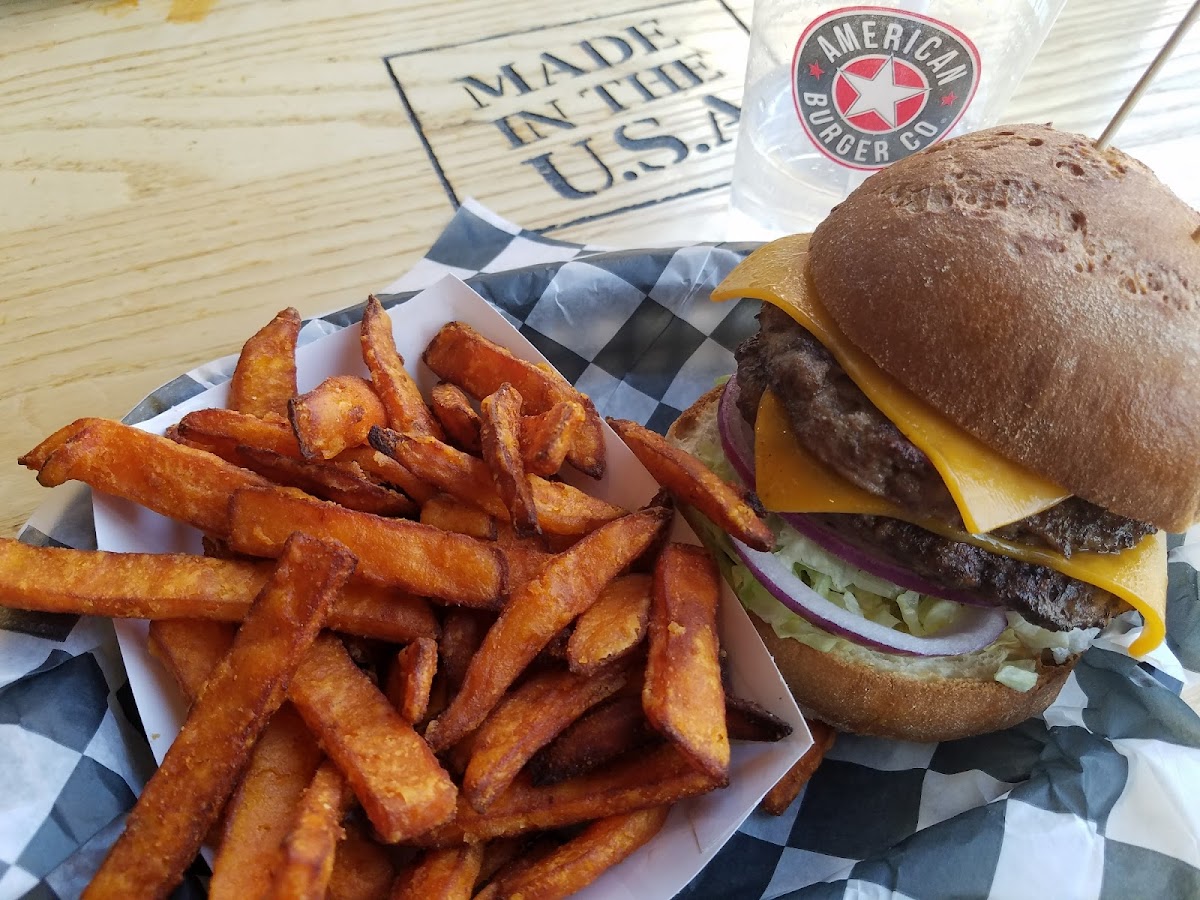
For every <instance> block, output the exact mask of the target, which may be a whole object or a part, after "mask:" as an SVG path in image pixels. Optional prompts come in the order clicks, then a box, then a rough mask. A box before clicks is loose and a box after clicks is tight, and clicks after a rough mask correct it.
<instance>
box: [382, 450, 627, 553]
mask: <svg viewBox="0 0 1200 900" xmlns="http://www.w3.org/2000/svg"><path fill="white" fill-rule="evenodd" d="M370 440H371V446H373V447H374V448H375V449H377V450H379V451H380V452H382V453H386V454H387V455H388V456H391V457H393V458H394V459H396V460H398V461H399V462H400V463H401V464H403V465H404V466H405V467H406V468H407V469H409V470H410V471H411V472H413V473H414V474H415V475H416V476H417V477H418V478H421V479H423V480H424V481H427V482H428V483H430V484H432V485H435V486H436V487H437V488H438V490H441V491H444V492H445V493H447V494H452V495H453V496H455V497H458V498H459V499H460V500H462V501H464V502H466V503H473V504H475V505H477V506H479V507H480V508H481V509H483V510H485V511H486V512H488V513H490V514H491V515H493V516H497V517H500V518H503V519H505V520H507V519H508V517H509V511H508V507H507V506H505V504H504V501H503V500H502V499H500V495H499V494H498V493H497V492H496V486H495V484H494V483H493V482H492V472H491V469H489V468H488V465H487V463H485V462H484V461H483V460H481V459H477V458H476V457H474V456H469V455H467V454H466V453H463V452H462V451H461V450H456V449H454V448H453V447H451V446H450V445H449V444H443V443H442V442H441V441H435V440H433V439H432V438H411V437H408V436H407V435H402V434H397V433H396V432H394V431H390V430H387V429H383V428H377V429H374V430H373V431H372V432H371V438H370ZM526 478H527V479H528V480H529V483H530V486H531V489H532V492H533V500H534V504H535V506H536V507H537V517H538V524H539V525H540V526H541V529H542V531H543V532H545V533H547V534H572V535H579V534H587V533H588V532H590V531H594V530H595V529H596V528H597V527H598V526H600V525H601V524H603V523H604V522H611V521H612V520H613V519H616V518H618V517H620V516H623V515H625V512H626V511H625V510H623V509H621V508H620V507H618V506H613V505H612V504H611V503H606V502H605V501H603V500H600V499H599V498H597V497H592V496H590V495H588V494H585V493H584V492H583V491H581V490H579V489H578V488H574V487H571V485H569V484H566V483H564V482H561V481H547V480H546V479H544V478H538V477H537V476H534V475H526Z"/></svg>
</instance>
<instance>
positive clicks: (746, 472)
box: [717, 375, 754, 490]
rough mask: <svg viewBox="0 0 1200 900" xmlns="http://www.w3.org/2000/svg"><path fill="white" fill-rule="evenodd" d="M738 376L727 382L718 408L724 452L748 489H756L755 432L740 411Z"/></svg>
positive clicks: (719, 428)
mask: <svg viewBox="0 0 1200 900" xmlns="http://www.w3.org/2000/svg"><path fill="white" fill-rule="evenodd" d="M739 393H740V389H739V388H738V383H737V376H736V375H734V376H733V377H731V378H730V379H729V380H728V381H727V382H725V390H723V391H721V399H720V402H718V404H717V432H718V433H719V434H720V435H721V449H722V450H724V451H725V457H726V459H728V460H729V462H730V464H731V465H732V466H733V470H734V471H735V472H737V474H738V478H740V479H742V481H744V482H746V486H747V487H748V488H750V489H751V490H753V489H754V431H753V430H752V429H751V428H750V423H749V422H747V421H746V420H745V419H744V418H743V417H742V413H741V411H740V410H739V409H738V407H737V400H738V394H739Z"/></svg>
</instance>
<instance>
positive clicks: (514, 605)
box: [425, 507, 671, 751]
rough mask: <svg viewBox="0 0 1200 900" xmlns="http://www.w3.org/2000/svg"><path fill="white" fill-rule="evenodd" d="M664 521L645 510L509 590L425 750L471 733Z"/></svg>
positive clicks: (659, 511) (662, 513)
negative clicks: (510, 594) (493, 623)
mask: <svg viewBox="0 0 1200 900" xmlns="http://www.w3.org/2000/svg"><path fill="white" fill-rule="evenodd" d="M670 519H671V513H670V512H669V511H668V510H665V509H663V508H662V507H651V508H648V509H643V510H639V511H638V512H636V513H630V514H629V515H627V516H625V517H624V518H621V519H617V520H616V521H615V522H610V523H608V524H606V525H603V526H601V527H600V528H598V529H597V530H596V531H594V532H592V533H591V534H589V535H588V536H587V537H585V538H583V539H581V540H580V541H579V542H578V543H577V544H576V545H575V546H574V547H572V548H571V549H570V550H568V551H566V552H565V553H561V554H559V555H558V556H556V557H555V558H554V559H552V560H551V561H550V562H549V563H547V564H546V566H545V568H543V569H542V571H541V572H540V573H539V574H538V575H537V576H535V577H534V578H533V579H531V580H530V581H527V582H525V584H523V585H521V586H520V587H519V588H518V589H517V590H515V591H514V592H513V595H512V597H511V599H510V600H509V602H508V604H507V605H506V606H505V607H504V610H503V612H501V613H500V618H499V619H497V620H496V624H495V625H493V626H492V628H491V630H489V631H488V633H487V637H485V638H484V641H483V645H482V646H481V647H480V650H479V653H477V654H476V655H475V657H474V658H473V659H472V660H471V665H470V666H469V667H468V668H467V674H466V677H465V678H464V680H463V686H462V689H461V690H460V691H459V692H458V694H457V696H455V698H454V699H453V700H452V701H451V703H450V706H449V707H448V708H447V709H446V711H445V712H444V713H442V715H440V716H438V718H437V719H435V720H434V721H432V722H430V723H429V727H428V728H427V729H426V731H425V739H426V740H427V741H429V743H430V745H431V746H433V748H434V749H435V750H439V751H440V750H445V749H446V748H448V747H450V746H453V745H454V744H456V743H458V741H460V740H461V739H462V738H463V737H465V736H466V735H467V734H468V733H470V732H471V731H474V730H475V729H476V728H477V727H478V726H479V725H480V724H481V723H482V722H483V720H484V719H485V718H486V717H487V715H488V713H489V712H491V711H492V709H493V708H494V707H495V705H496V703H497V702H498V701H499V699H500V697H501V696H502V695H503V694H504V692H505V691H506V690H508V688H509V686H510V685H511V684H512V683H513V681H515V680H516V678H517V676H518V675H520V674H521V672H522V671H523V670H524V669H525V667H526V666H527V665H529V663H530V662H531V661H532V660H533V658H534V657H535V656H537V654H538V652H539V651H540V650H541V649H542V648H543V647H545V646H546V644H548V643H549V642H550V639H551V638H553V637H554V635H555V634H557V633H558V632H559V631H560V630H562V628H564V627H565V626H566V625H567V624H568V623H569V622H570V621H571V620H572V619H574V618H575V617H576V616H577V615H579V614H580V613H581V612H583V611H584V610H585V609H587V608H588V607H589V606H591V605H592V603H594V602H595V600H596V597H597V596H599V593H600V591H601V589H602V588H603V587H604V585H605V584H607V583H608V582H609V581H610V580H612V578H613V577H614V576H615V575H616V574H617V573H618V572H620V571H621V570H622V569H623V568H624V567H625V566H626V565H628V564H629V562H630V561H631V560H633V559H635V558H636V557H637V555H638V554H639V553H641V552H642V550H643V549H644V548H645V547H646V545H648V544H649V543H650V542H651V541H653V540H654V539H655V537H657V535H658V533H659V532H660V531H661V530H662V529H664V528H665V527H666V526H667V523H668V522H669V521H670Z"/></svg>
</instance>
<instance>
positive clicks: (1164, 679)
mask: <svg viewBox="0 0 1200 900" xmlns="http://www.w3.org/2000/svg"><path fill="white" fill-rule="evenodd" d="M750 249H751V245H736V244H723V245H698V246H691V247H682V248H674V249H663V250H636V251H619V252H605V251H602V250H600V249H599V248H592V247H581V246H578V245H574V244H565V243H562V242H558V241H552V240H549V239H546V238H543V237H540V236H539V235H536V234H533V233H530V232H526V231H523V230H522V229H520V228H518V227H516V226H514V225H512V224H511V223H508V222H505V221H503V220H502V219H499V218H498V217H496V216H495V215H494V214H492V213H491V212H490V211H488V210H486V209H484V208H482V207H480V206H478V205H477V204H474V203H471V202H468V203H467V204H465V205H464V206H463V207H462V208H461V209H460V210H459V212H458V214H457V215H456V216H455V218H454V219H453V220H452V222H451V223H450V225H449V226H448V227H447V229H446V231H445V232H443V234H442V235H441V236H440V237H439V238H438V240H437V241H436V242H435V243H434V245H433V247H432V248H431V249H430V251H429V253H428V254H427V256H426V257H425V258H424V259H423V260H421V261H420V262H419V263H418V264H417V265H416V266H414V267H413V269H412V270H411V271H410V272H409V274H408V275H406V276H405V277H404V278H402V279H400V280H399V281H398V282H396V283H395V284H393V285H391V286H390V287H389V288H388V291H387V293H386V294H385V295H383V298H384V301H385V304H387V305H394V304H396V303H401V302H403V301H404V300H405V299H407V298H408V297H409V296H411V295H412V294H413V293H414V292H415V291H416V290H418V289H420V288H422V287H424V286H426V285H428V284H430V283H432V282H433V281H435V280H436V279H437V278H438V277H440V276H441V275H443V274H445V273H447V272H451V273H453V274H456V275H458V276H459V277H462V278H464V279H466V280H467V282H468V283H469V284H470V285H471V286H472V287H473V288H475V290H476V291H478V292H479V293H480V294H482V295H483V296H484V297H485V298H486V299H487V300H489V301H490V302H491V303H492V304H493V305H494V306H496V307H497V308H498V309H499V310H500V311H501V312H502V313H503V314H504V315H505V316H506V317H507V318H508V319H509V320H510V321H511V322H512V323H513V324H514V325H516V326H517V327H518V328H519V330H520V331H521V333H522V334H524V335H525V336H526V337H527V338H528V339H529V340H530V341H531V342H532V343H533V344H534V345H536V346H537V348H538V349H539V350H540V351H541V352H542V353H544V354H545V355H546V356H547V357H548V358H549V359H550V360H551V361H552V362H553V363H554V364H555V365H556V366H558V368H559V369H560V370H561V371H562V372H563V373H564V374H565V375H566V376H567V377H568V378H569V379H570V380H572V381H573V382H574V383H576V384H577V385H578V386H579V387H580V388H581V389H583V390H585V391H586V392H588V393H589V394H590V395H591V396H592V397H593V399H594V400H595V402H596V405H597V407H598V408H599V410H600V412H601V413H602V414H605V415H617V416H622V417H627V418H634V419H638V420H640V421H643V422H646V423H648V424H650V425H651V426H653V427H656V428H658V429H660V430H665V428H666V426H667V425H668V424H669V423H670V422H671V421H672V420H673V419H674V418H675V416H676V415H677V414H678V412H679V411H680V410H681V409H683V408H684V407H686V406H687V405H689V404H690V403H691V402H692V400H694V399H695V398H696V397H697V396H698V395H699V394H700V393H701V392H703V391H704V390H706V389H707V388H708V387H710V386H711V385H712V382H713V379H714V378H716V377H717V376H719V375H724V374H728V373H729V372H730V371H732V369H733V366H734V361H733V348H734V347H735V346H736V345H737V343H738V342H739V341H740V340H741V339H742V338H743V337H745V336H747V335H748V334H750V333H752V332H753V331H754V329H755V322H754V313H755V312H756V307H757V304H755V303H751V302H749V301H741V302H739V303H737V304H728V303H727V304H713V303H710V302H709V301H708V293H709V291H710V290H711V288H712V287H713V286H714V285H715V284H716V283H717V282H718V281H719V280H720V279H721V278H722V277H723V276H724V275H725V274H726V273H727V272H728V271H729V270H730V269H731V268H732V267H733V266H734V265H735V264H736V263H737V262H738V261H739V260H740V259H741V258H742V257H743V256H744V255H745V253H746V252H748V250H750ZM270 312H273V310H267V311H264V315H267V314H269V313H270ZM361 312H362V306H361V304H360V305H357V306H354V307H350V308H347V309H344V310H340V311H338V312H334V313H331V314H329V315H326V316H321V317H319V318H316V319H314V320H312V321H310V322H309V323H307V325H306V326H305V329H304V331H303V332H302V340H311V339H313V338H316V337H319V336H321V335H323V334H327V333H329V332H331V331H334V330H337V329H339V328H343V327H346V326H348V325H351V324H354V323H356V322H357V321H358V320H359V318H360V316H361ZM233 362H234V359H233V357H229V358H226V359H223V360H217V361H215V362H214V363H210V364H208V365H206V366H202V367H200V368H198V369H196V370H193V371H192V372H189V373H188V374H187V375H182V376H180V377H179V378H177V379H175V380H174V381H172V382H170V383H168V384H166V385H164V386H163V387H161V388H159V389H158V390H157V391H155V392H154V393H153V394H152V395H150V396H149V397H147V398H146V400H145V401H143V402H142V403H141V404H139V405H138V407H137V408H135V409H134V410H133V411H132V412H131V413H130V414H129V416H127V417H126V421H129V422H139V421H143V420H145V419H147V418H150V417H151V416H154V415H156V414H158V413H159V412H161V411H163V410H165V409H169V408H170V407H172V406H174V405H176V404H177V403H179V402H182V401H183V400H185V399H187V398H189V397H191V396H194V395H195V394H197V393H199V392H201V391H202V390H204V389H206V388H207V387H210V386H212V385H213V384H219V383H221V382H223V381H225V380H227V379H228V378H229V376H230V374H231V372H232V369H233ZM47 498H48V499H47V501H46V503H45V504H44V505H43V506H42V507H40V508H39V509H38V510H37V512H36V513H35V514H34V516H33V517H32V519H31V520H30V522H29V524H28V525H27V527H26V528H25V529H24V530H23V531H22V533H21V539H22V540H24V541H26V542H29V543H40V544H52V545H56V546H73V547H81V548H94V547H95V533H94V531H93V528H92V521H91V502H90V496H89V494H88V492H87V491H86V490H85V489H81V488H79V487H77V486H64V487H60V488H56V489H55V490H54V491H53V492H50V493H48V494H47ZM1194 540H1195V542H1196V543H1195V544H1193V543H1192V541H1190V540H1189V541H1188V543H1187V545H1186V546H1182V547H1181V546H1179V545H1180V544H1181V543H1182V539H1180V538H1175V539H1174V540H1173V545H1172V546H1174V547H1175V549H1174V550H1173V551H1172V556H1173V558H1176V559H1178V560H1179V561H1177V562H1173V563H1172V564H1171V566H1170V576H1171V582H1170V599H1169V605H1168V627H1169V635H1170V637H1169V638H1168V642H1167V645H1166V646H1165V647H1163V648H1160V650H1158V651H1156V652H1155V653H1154V654H1153V655H1152V656H1151V657H1150V658H1149V659H1148V660H1143V661H1137V660H1134V659H1131V658H1130V657H1129V656H1128V655H1127V654H1125V653H1124V651H1123V647H1124V646H1125V645H1127V644H1128V642H1129V640H1130V639H1131V636H1129V635H1127V634H1120V633H1116V634H1113V635H1111V636H1110V637H1109V638H1108V639H1107V640H1105V641H1104V642H1102V643H1101V645H1099V646H1098V647H1096V648H1094V649H1092V650H1091V651H1089V653H1088V654H1087V655H1086V656H1085V658H1084V660H1083V662H1082V663H1081V664H1080V665H1079V666H1078V667H1077V668H1076V670H1075V672H1074V674H1073V675H1072V677H1071V679H1070V681H1069V682H1068V684H1067V686H1066V688H1065V689H1064V691H1063V692H1062V695H1061V696H1060V697H1059V699H1058V701H1057V702H1056V703H1055V704H1054V705H1053V706H1052V707H1051V708H1050V709H1049V710H1047V711H1046V713H1045V715H1044V716H1042V717H1041V718H1039V719H1034V720H1030V721H1028V722H1025V723H1023V724H1022V725H1019V726H1017V727H1015V728H1012V729H1009V730H1008V731H1005V732H1001V733H998V734H994V735H988V736H985V737H980V738H972V739H967V740H962V741H953V742H948V743H943V744H908V743H899V742H895V741H883V740H877V739H869V738H858V737H853V736H843V737H841V738H840V739H839V741H838V743H837V744H836V746H835V748H834V750H833V752H832V753H831V754H830V756H829V757H828V759H827V761H826V763H825V764H824V765H823V766H822V767H821V768H820V769H819V770H818V772H817V775H816V776H815V777H814V779H813V780H812V782H811V783H810V785H809V787H808V789H807V791H806V792H805V794H804V795H803V796H802V797H801V799H800V800H799V801H798V802H797V803H795V804H793V806H792V808H791V809H789V810H788V811H787V813H786V814H785V815H783V816H781V817H778V818H774V817H769V816H763V815H760V814H756V815H755V816H753V817H751V818H750V819H749V820H748V821H747V822H746V823H745V824H744V825H743V826H742V828H741V830H740V831H739V832H738V833H737V834H736V835H735V836H734V837H733V839H732V840H731V841H730V843H729V844H728V845H727V846H726V847H725V849H724V850H723V851H722V852H721V853H720V854H719V855H718V856H717V857H716V859H715V860H714V861H713V862H712V863H711V864H710V865H709V866H708V867H707V868H706V869H705V871H704V872H703V873H702V874H701V875H700V876H699V877H697V878H696V879H695V880H694V881H693V882H692V884H691V885H690V886H689V887H688V888H687V889H686V890H685V891H684V892H683V894H682V895H681V896H682V897H686V898H688V900H709V898H712V900H717V898H748V900H755V898H760V897H761V898H764V900H766V898H776V897H798V898H800V897H802V898H850V897H855V898H858V897H884V896H888V897H912V898H940V897H980V898H984V897H989V898H1009V897H1012V898H1025V897H1030V896H1042V895H1053V896H1055V897H1056V898H1059V900H1064V898H1081V900H1084V898H1086V900H1091V898H1128V897H1187V896H1198V895H1200V802H1197V798H1198V797H1200V718H1198V717H1197V716H1196V714H1195V713H1193V712H1192V711H1191V710H1190V709H1189V708H1188V707H1187V706H1186V704H1184V703H1183V701H1182V700H1181V699H1180V697H1179V693H1180V691H1181V689H1182V687H1183V686H1184V684H1189V683H1194V681H1195V680H1196V679H1198V678H1200V674H1198V673H1200V587H1198V584H1197V572H1196V570H1195V569H1194V568H1192V566H1191V565H1189V564H1188V563H1187V562H1184V560H1189V559H1190V560H1195V559H1196V558H1197V557H1200V546H1198V545H1200V533H1198V534H1196V535H1195V536H1194ZM0 629H3V630H2V631H0V785H3V787H4V790H3V791H0V900H8V898H15V897H36V898H43V897H45V898H55V897H64V898H65V897H74V896H77V895H78V894H79V892H80V891H81V890H82V887H83V885H84V884H85V883H86V881H87V878H88V876H89V875H90V873H91V872H93V871H94V870H95V868H96V867H97V866H98V864H99V862H100V860H101V859H102V858H103V855H104V853H105V852H106V851H107V849H108V847H109V846H110V845H111V843H112V841H113V840H115V838H116V836H117V835H118V834H119V833H120V826H121V822H122V818H123V814H124V812H125V811H126V810H127V809H128V808H129V807H130V806H131V805H132V803H133V800H134V798H135V796H136V794H137V792H138V790H139V789H140V787H141V785H142V784H144V782H145V779H146V778H147V777H148V776H149V774H150V772H151V771H152V770H153V761H152V758H151V756H150V752H149V747H148V746H147V743H146V738H145V736H144V734H143V733H142V730H141V726H140V723H139V720H138V716H137V710H136V708H135V706H134V704H133V702H132V697H131V696H130V693H129V690H128V686H127V683H126V679H125V673H124V669H123V666H122V664H121V660H120V656H119V653H118V651H117V647H116V640H115V637H114V634H113V631H112V627H111V625H110V624H109V623H108V622H107V621H104V620H96V619H90V618H79V617H73V616H47V615H35V614H27V613H19V612H13V611H9V610H5V609H3V608H0ZM1117 631H1118V632H1119V631H1120V629H1117ZM203 873H204V868H203V863H198V864H197V867H196V868H195V869H194V870H193V873H192V874H190V875H189V878H188V879H187V881H186V882H185V884H184V886H183V887H182V888H180V891H179V893H178V896H181V897H192V896H195V897H200V896H203Z"/></svg>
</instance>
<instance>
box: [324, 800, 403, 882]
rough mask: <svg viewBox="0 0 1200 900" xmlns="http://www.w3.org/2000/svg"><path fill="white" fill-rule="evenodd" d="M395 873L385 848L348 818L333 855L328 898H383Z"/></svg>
mask: <svg viewBox="0 0 1200 900" xmlns="http://www.w3.org/2000/svg"><path fill="white" fill-rule="evenodd" d="M395 875H396V870H395V868H394V867H393V866H392V860H391V858H390V856H389V855H388V851H387V850H386V849H384V848H383V847H382V846H380V845H379V844H377V843H376V842H375V841H373V840H371V838H370V837H369V836H368V835H367V833H366V832H365V831H364V830H363V828H362V826H360V825H359V824H358V823H357V822H355V821H354V820H350V821H348V822H347V823H346V836H345V837H344V838H342V841H341V843H340V844H338V846H337V852H336V853H335V855H334V857H333V873H332V875H331V876H330V878H329V900H383V898H386V897H387V895H388V891H389V890H390V889H391V886H392V879H393V878H395Z"/></svg>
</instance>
